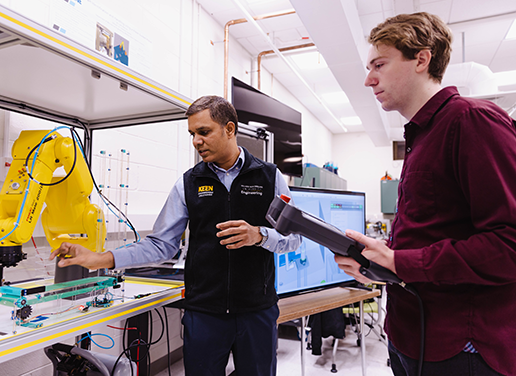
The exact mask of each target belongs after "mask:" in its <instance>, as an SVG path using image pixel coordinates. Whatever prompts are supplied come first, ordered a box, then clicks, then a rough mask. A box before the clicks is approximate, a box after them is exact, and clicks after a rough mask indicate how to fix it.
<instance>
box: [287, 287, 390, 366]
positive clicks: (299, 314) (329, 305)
mask: <svg viewBox="0 0 516 376" xmlns="http://www.w3.org/2000/svg"><path fill="white" fill-rule="evenodd" d="M379 295H380V291H379V290H372V291H368V290H359V289H352V288H341V287H337V288H333V289H328V290H322V291H317V292H311V293H307V294H301V295H296V296H291V297H288V298H283V299H280V300H279V302H278V306H279V309H280V314H279V317H278V324H281V323H283V322H287V321H290V320H294V319H298V318H301V326H302V328H303V329H302V330H301V375H302V376H304V374H305V358H304V344H305V331H304V327H305V321H306V316H308V315H314V314H316V313H320V312H324V311H327V310H330V309H333V308H338V307H343V306H346V305H349V304H353V303H357V302H359V303H360V307H359V312H360V318H361V320H360V347H361V355H362V375H364V376H365V375H366V363H365V340H364V320H363V317H364V300H367V299H371V298H374V297H376V296H379Z"/></svg>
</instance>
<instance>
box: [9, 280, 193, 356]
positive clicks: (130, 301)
mask: <svg viewBox="0 0 516 376" xmlns="http://www.w3.org/2000/svg"><path fill="white" fill-rule="evenodd" d="M124 288H125V299H124V301H123V302H121V301H115V304H114V305H113V306H111V307H108V308H90V310H89V312H87V313H81V312H70V313H66V314H62V315H59V316H57V317H56V318H55V319H54V318H52V319H49V320H48V322H45V324H44V325H43V326H42V327H41V328H37V329H30V328H25V327H17V333H12V328H13V324H12V321H11V320H10V310H11V309H10V308H9V307H5V306H0V328H1V331H2V332H3V333H4V335H1V336H0V363H1V362H5V361H7V360H9V359H13V358H17V357H19V356H22V355H25V354H27V353H29V352H32V351H35V350H39V349H42V348H44V347H46V346H49V345H52V344H54V343H57V342H59V341H60V340H64V339H67V338H70V337H73V336H77V335H81V334H84V333H86V332H89V331H92V330H95V329H96V328H98V327H103V326H105V325H106V324H109V323H110V322H115V321H120V320H124V319H127V318H129V317H131V316H135V315H138V314H140V313H144V312H147V311H149V310H151V309H154V308H158V307H161V306H163V305H166V304H169V303H171V302H174V301H176V300H179V299H181V298H182V291H183V288H184V287H183V283H182V282H177V281H164V280H152V279H148V278H127V279H126V282H125V286H124ZM149 292H151V293H153V294H152V295H149V296H147V297H144V298H141V299H134V298H133V296H134V295H137V294H145V293H149Z"/></svg>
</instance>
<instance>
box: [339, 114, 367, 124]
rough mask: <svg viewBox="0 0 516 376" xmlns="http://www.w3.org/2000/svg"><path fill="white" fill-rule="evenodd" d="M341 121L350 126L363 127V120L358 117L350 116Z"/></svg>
mask: <svg viewBox="0 0 516 376" xmlns="http://www.w3.org/2000/svg"><path fill="white" fill-rule="evenodd" d="M340 121H342V124H344V125H347V126H350V125H361V124H362V120H360V118H359V117H358V116H348V117H343V118H340Z"/></svg>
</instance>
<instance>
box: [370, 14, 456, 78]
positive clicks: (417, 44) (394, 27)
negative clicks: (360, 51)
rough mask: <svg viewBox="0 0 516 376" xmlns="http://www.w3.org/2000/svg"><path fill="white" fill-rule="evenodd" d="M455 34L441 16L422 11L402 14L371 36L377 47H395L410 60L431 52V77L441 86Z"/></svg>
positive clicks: (372, 31) (377, 29) (390, 19)
mask: <svg viewBox="0 0 516 376" xmlns="http://www.w3.org/2000/svg"><path fill="white" fill-rule="evenodd" d="M452 38H453V36H452V32H451V30H450V28H449V27H448V26H446V24H445V23H444V22H443V20H441V19H440V18H439V17H438V16H435V15H433V14H430V13H426V12H420V13H413V14H399V15H397V16H394V17H391V18H388V19H387V20H385V21H384V22H382V23H381V24H379V25H378V26H376V27H375V28H374V29H373V30H371V33H370V34H369V39H368V41H369V43H370V44H372V45H373V46H375V47H376V46H378V45H379V44H385V45H388V46H393V47H395V48H396V49H398V50H399V51H401V53H402V54H403V57H404V58H405V59H407V60H413V59H415V58H416V55H417V53H418V52H419V51H421V50H430V51H431V53H432V59H431V60H430V64H429V66H428V74H429V75H430V77H431V78H432V79H433V80H434V81H436V82H438V83H440V82H441V81H442V79H443V75H444V72H445V70H446V67H447V66H448V63H449V62H450V56H451V43H452Z"/></svg>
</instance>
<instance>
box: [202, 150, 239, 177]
mask: <svg viewBox="0 0 516 376" xmlns="http://www.w3.org/2000/svg"><path fill="white" fill-rule="evenodd" d="M238 149H239V150H240V154H239V155H238V158H237V160H236V162H235V164H234V165H233V166H231V167H230V168H229V169H228V170H227V171H226V170H224V169H223V168H220V167H219V166H217V165H216V164H215V163H213V162H208V167H209V168H210V169H212V171H213V172H215V173H217V171H221V172H228V171H231V170H233V169H237V170H239V169H241V168H242V166H243V165H244V162H245V154H244V150H243V149H242V148H241V147H240V146H239V147H238Z"/></svg>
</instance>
